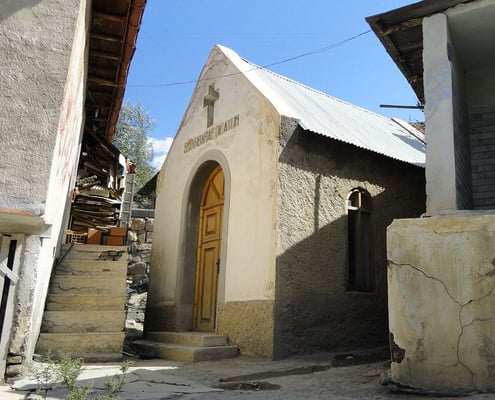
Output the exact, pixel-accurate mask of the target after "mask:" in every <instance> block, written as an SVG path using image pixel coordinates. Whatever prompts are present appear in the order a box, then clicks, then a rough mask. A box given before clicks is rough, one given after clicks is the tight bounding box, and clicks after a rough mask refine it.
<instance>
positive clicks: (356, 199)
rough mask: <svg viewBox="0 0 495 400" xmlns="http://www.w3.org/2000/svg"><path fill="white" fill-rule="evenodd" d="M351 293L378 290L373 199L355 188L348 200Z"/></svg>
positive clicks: (349, 286) (348, 286)
mask: <svg viewBox="0 0 495 400" xmlns="http://www.w3.org/2000/svg"><path fill="white" fill-rule="evenodd" d="M347 204H348V207H347V209H348V210H347V211H348V212H347V227H348V255H349V256H348V259H349V265H348V284H347V288H348V290H354V291H362V292H371V291H373V290H374V288H375V279H374V278H375V268H374V255H373V240H372V219H371V217H372V216H371V211H372V207H371V206H372V204H371V196H370V194H369V193H368V192H367V191H366V190H364V189H361V188H358V189H354V190H352V191H351V193H350V194H349V196H348V200H347Z"/></svg>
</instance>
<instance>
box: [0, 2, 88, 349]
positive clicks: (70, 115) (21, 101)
mask: <svg viewBox="0 0 495 400" xmlns="http://www.w3.org/2000/svg"><path fill="white" fill-rule="evenodd" d="M89 9H90V7H89V4H88V3H87V2H86V1H85V0H70V1H54V0H42V1H41V0H40V1H23V2H14V1H7V3H5V2H4V3H2V4H1V5H0V15H1V18H3V19H1V20H0V35H1V36H2V37H3V38H5V40H2V42H1V43H0V52H1V53H2V54H3V55H4V57H2V59H1V60H0V82H1V84H2V90H1V91H0V104H1V105H2V107H0V126H1V128H0V129H2V134H1V138H2V139H1V143H2V146H0V185H1V186H2V192H1V193H0V224H1V229H2V233H21V234H25V237H24V240H25V246H24V247H23V254H22V255H21V257H20V258H21V260H20V263H21V268H20V280H19V283H18V286H17V289H16V296H17V297H16V299H15V307H16V309H15V318H14V320H13V321H12V322H13V329H12V335H11V337H12V342H11V343H10V348H9V351H11V352H12V353H15V354H22V355H23V356H24V357H26V359H30V358H31V356H32V354H33V351H34V346H35V344H36V340H37V336H38V332H39V329H40V325H41V318H42V315H43V308H44V304H45V298H46V293H47V288H48V283H49V279H50V271H51V268H52V265H53V260H54V257H55V256H56V255H57V247H58V246H59V240H60V234H61V232H62V230H63V224H64V216H65V215H66V211H67V210H68V207H67V204H68V202H69V192H70V189H71V187H72V184H73V179H74V174H75V170H76V167H77V157H78V155H79V143H80V139H81V136H82V126H83V115H84V110H83V107H84V97H85V87H84V82H85V76H86V65H87V32H88V31H87V29H88V28H89V27H88V26H87V24H88V21H89Z"/></svg>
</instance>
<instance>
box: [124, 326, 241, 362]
mask: <svg viewBox="0 0 495 400" xmlns="http://www.w3.org/2000/svg"><path fill="white" fill-rule="evenodd" d="M132 345H133V346H134V347H135V349H136V350H138V351H140V352H142V353H144V354H148V355H152V356H155V357H160V358H163V359H165V360H174V361H189V362H198V361H211V360H221V359H224V358H233V357H237V356H238V355H239V347H238V346H231V345H228V338H227V337H226V336H223V335H215V334H210V333H201V332H147V333H146V334H145V339H144V340H135V341H133V342H132Z"/></svg>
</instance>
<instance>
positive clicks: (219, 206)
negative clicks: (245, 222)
mask: <svg viewBox="0 0 495 400" xmlns="http://www.w3.org/2000/svg"><path fill="white" fill-rule="evenodd" d="M223 202H224V177H223V172H222V170H221V169H220V168H218V169H216V170H215V171H213V173H212V174H211V176H210V178H209V179H208V182H207V184H206V186H205V190H204V193H203V200H202V203H201V218H200V229H199V238H198V263H197V268H196V294H195V299H194V329H196V330H199V331H208V332H212V331H214V330H215V323H216V308H217V289H218V272H219V270H218V265H219V264H218V263H219V258H220V245H221V239H222V214H223Z"/></svg>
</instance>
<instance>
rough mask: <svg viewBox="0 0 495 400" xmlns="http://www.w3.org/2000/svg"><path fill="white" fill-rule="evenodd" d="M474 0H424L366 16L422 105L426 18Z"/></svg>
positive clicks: (423, 100)
mask: <svg viewBox="0 0 495 400" xmlns="http://www.w3.org/2000/svg"><path fill="white" fill-rule="evenodd" d="M471 1H474V0H423V1H420V2H418V3H414V4H410V5H408V6H405V7H401V8H397V9H395V10H392V11H388V12H385V13H382V14H377V15H374V16H370V17H367V18H366V21H367V22H368V24H369V25H370V26H371V29H372V30H373V32H375V34H376V36H377V37H378V39H380V41H381V42H382V44H383V46H385V49H386V50H387V52H388V54H389V55H390V57H392V59H393V60H394V62H395V63H396V64H397V66H398V67H399V69H400V70H401V71H402V73H403V74H404V76H405V77H406V79H407V80H408V82H409V84H410V85H411V86H412V88H413V90H414V92H415V93H416V95H417V96H418V99H419V101H420V102H421V104H424V102H425V94H424V88H423V18H425V17H428V16H430V15H433V14H437V13H439V12H442V11H445V10H447V9H448V8H451V7H454V6H456V5H458V4H461V3H470V2H471Z"/></svg>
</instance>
